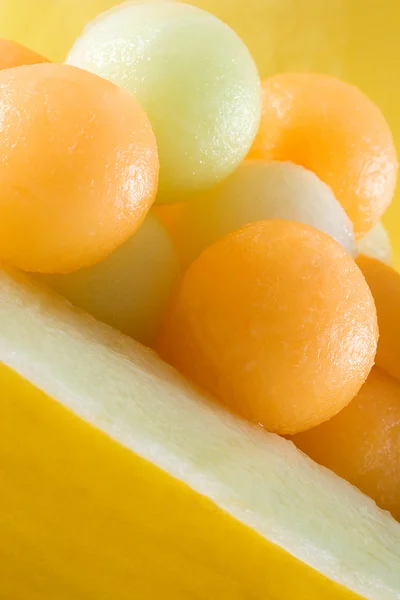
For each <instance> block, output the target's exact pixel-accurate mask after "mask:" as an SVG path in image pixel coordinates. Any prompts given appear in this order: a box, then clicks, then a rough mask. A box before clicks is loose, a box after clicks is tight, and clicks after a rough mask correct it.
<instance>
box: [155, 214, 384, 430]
mask: <svg viewBox="0 0 400 600" xmlns="http://www.w3.org/2000/svg"><path fill="white" fill-rule="evenodd" d="M377 336H378V330H377V323H376V313H375V306H374V302H373V299H372V296H371V293H370V291H369V288H368V286H367V284H366V282H365V279H364V277H363V276H362V273H361V272H360V270H359V268H358V267H357V265H356V264H355V262H354V261H353V259H352V258H351V257H350V256H349V254H348V253H347V252H345V250H343V248H341V246H340V245H339V244H337V243H336V242H335V241H334V240H332V238H330V237H329V236H327V235H326V234H324V233H320V232H319V231H317V230H316V229H313V228H311V227H308V226H305V225H303V224H299V223H291V222H289V221H282V220H272V221H259V222H257V223H253V224H251V225H248V226H247V227H244V228H243V229H240V230H238V231H235V232H233V233H229V234H228V235H227V236H226V237H224V238H223V239H222V240H219V241H218V242H216V243H215V244H213V245H212V246H210V247H209V248H207V249H206V250H205V251H204V252H203V253H202V254H201V255H200V257H199V258H197V259H196V260H195V261H194V262H193V263H192V264H191V266H190V267H189V269H188V270H187V271H186V273H185V275H184V277H183V280H182V282H181V286H180V288H179V290H178V292H177V294H176V296H175V298H174V300H173V302H172V304H171V307H170V310H169V312H168V313H167V315H166V318H165V321H164V324H163V326H162V328H161V332H160V335H159V339H158V341H157V344H156V346H157V349H158V350H159V352H160V353H161V355H162V357H163V358H165V359H166V360H167V361H168V362H170V363H171V364H172V365H174V366H175V367H177V368H178V369H179V370H181V371H182V372H183V373H184V374H186V375H188V376H189V377H191V378H192V379H193V380H194V381H195V382H197V383H198V384H200V385H201V386H203V387H204V388H205V389H207V390H209V391H210V392H211V393H213V394H214V395H215V396H216V397H217V398H218V399H220V400H221V401H222V402H223V403H225V404H226V405H227V406H228V407H230V408H232V409H234V410H235V411H237V412H239V413H241V414H242V415H244V416H245V417H247V418H248V419H250V420H251V421H254V422H257V423H261V424H262V425H263V426H264V427H265V428H266V429H268V430H270V431H274V432H276V433H282V434H283V433H296V432H298V431H303V430H306V429H309V428H311V427H313V426H315V425H317V424H319V423H322V422H323V421H325V420H327V419H329V418H330V417H332V416H333V415H335V414H336V413H337V412H339V410H341V409H342V408H343V407H344V406H346V405H347V404H348V403H349V402H350V400H351V399H352V398H353V397H354V396H355V394H356V393H357V392H358V390H359V389H360V387H361V385H362V384H363V383H364V381H365V379H366V377H367V375H368V373H369V371H370V369H371V367H372V365H373V362H374V356H375V350H376V342H377Z"/></svg>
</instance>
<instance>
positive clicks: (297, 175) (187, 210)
mask: <svg viewBox="0 0 400 600" xmlns="http://www.w3.org/2000/svg"><path fill="white" fill-rule="evenodd" d="M159 211H160V214H161V218H162V219H163V220H165V222H166V223H167V227H168V229H169V230H170V232H171V235H172V237H173V239H174V241H175V243H176V245H177V247H178V249H179V252H180V254H181V258H182V261H183V263H184V264H185V265H188V264H190V263H191V262H192V260H193V259H195V258H196V257H197V256H198V255H199V254H200V253H201V252H202V251H203V250H204V248H206V247H207V246H210V245H211V244H212V243H213V242H215V241H216V240H218V239H219V238H221V237H223V236H224V235H225V234H227V233H229V232H230V231H234V230H235V229H239V228H240V227H243V225H247V224H248V223H251V222H253V221H262V220H266V219H286V220H288V221H298V222H301V223H305V224H306V225H311V226H312V227H315V228H316V229H319V230H320V231H323V232H325V233H327V234H328V235H330V236H331V237H333V238H334V239H335V240H336V241H337V242H339V243H340V244H341V245H342V246H343V248H344V249H345V250H347V252H348V253H349V254H351V255H352V256H355V253H356V247H355V238H354V232H353V226H352V224H351V221H350V219H349V218H348V216H347V215H346V213H345V212H344V210H343V208H342V207H341V205H340V204H339V203H338V201H337V200H336V198H335V196H334V195H333V193H332V191H331V189H330V188H329V187H328V186H327V185H326V184H325V183H323V182H322V181H321V180H320V179H318V177H317V176H316V175H315V174H314V173H312V172H311V171H308V170H306V169H304V168H303V167H300V166H298V165H295V164H293V163H290V162H268V161H264V160H249V161H245V162H243V163H242V164H241V165H240V166H239V168H238V169H237V170H236V171H235V172H234V173H233V174H232V175H231V176H230V177H228V179H226V180H225V181H224V182H222V183H221V184H220V185H219V186H217V187H215V188H213V189H212V190H209V191H207V192H203V193H202V194H199V195H197V196H196V199H193V200H191V201H190V202H185V203H179V204H176V205H166V206H161V207H160V208H159Z"/></svg>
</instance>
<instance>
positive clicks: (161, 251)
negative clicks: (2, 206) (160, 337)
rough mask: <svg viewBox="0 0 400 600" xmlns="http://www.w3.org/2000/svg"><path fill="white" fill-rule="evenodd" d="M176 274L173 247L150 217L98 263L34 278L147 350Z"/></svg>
mask: <svg viewBox="0 0 400 600" xmlns="http://www.w3.org/2000/svg"><path fill="white" fill-rule="evenodd" d="M179 271H180V265H179V260H178V255H177V252H176V250H175V247H174V245H173V243H172V242H171V239H170V237H169V236H168V234H167V232H166V229H165V227H164V226H163V225H162V223H161V222H160V221H159V219H158V218H157V217H156V216H155V215H153V214H152V213H151V212H150V213H149V214H148V215H147V217H146V219H145V220H144V223H143V225H142V226H141V227H140V229H139V230H138V231H137V232H136V233H135V234H134V235H133V236H132V237H131V238H130V239H129V240H128V241H126V242H125V243H124V244H123V245H122V246H120V247H119V248H118V249H117V250H115V251H114V252H113V253H112V254H110V255H109V256H108V257H107V258H106V259H105V260H103V261H102V262H100V263H97V264H96V265H94V266H92V267H89V268H87V269H80V270H79V271H75V272H74V273H69V274H67V275H40V276H37V278H38V279H39V280H40V281H41V282H42V283H45V284H46V285H47V286H48V287H51V288H52V289H54V290H55V291H57V292H58V293H59V294H61V295H62V296H65V297H66V298H68V300H70V302H72V304H74V305H76V306H79V307H80V308H83V309H84V310H86V311H87V312H89V313H90V314H92V315H93V316H94V317H96V318H97V319H99V320H100V321H103V322H104V323H107V324H108V325H111V326H112V327H115V328H116V329H119V330H120V331H122V332H123V333H125V334H127V335H129V336H131V337H133V338H135V339H137V340H139V341H140V342H142V343H144V344H146V345H150V344H151V342H152V341H153V339H154V335H155V333H156V331H157V329H158V328H159V325H160V322H161V318H162V314H163V311H164V308H165V305H166V303H167V301H168V299H169V296H170V293H171V290H172V288H173V286H174V284H175V282H176V280H177V277H178V274H179Z"/></svg>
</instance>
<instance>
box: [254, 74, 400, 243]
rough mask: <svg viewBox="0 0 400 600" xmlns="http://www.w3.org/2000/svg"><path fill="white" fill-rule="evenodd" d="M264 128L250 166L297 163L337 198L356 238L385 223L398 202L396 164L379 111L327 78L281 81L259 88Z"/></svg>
mask: <svg viewBox="0 0 400 600" xmlns="http://www.w3.org/2000/svg"><path fill="white" fill-rule="evenodd" d="M262 93H263V113H262V118H261V125H260V129H259V131H258V134H257V137H256V139H255V142H254V145H253V147H252V149H251V151H250V154H249V157H250V158H266V159H270V160H271V159H275V160H292V161H293V162H295V163H297V164H300V165H303V166H304V167H306V168H307V169H310V170H311V171H314V172H315V173H316V174H317V175H318V177H320V179H322V181H325V183H327V184H328V185H329V186H330V187H331V188H332V190H333V192H334V194H335V196H336V198H337V199H338V200H339V202H340V203H341V205H342V206H343V208H344V209H345V211H346V212H347V214H348V216H349V217H350V219H351V221H352V222H353V225H354V231H355V233H356V236H357V237H362V236H363V235H365V234H366V233H367V232H368V231H369V230H370V229H371V228H372V227H373V226H374V225H375V224H376V223H377V222H378V221H379V219H380V217H381V216H382V214H383V212H384V211H385V209H386V208H387V206H388V205H389V203H390V202H391V200H392V198H393V194H394V189H395V184H396V175H397V157H396V150H395V147H394V144H393V139H392V134H391V131H390V129H389V126H388V124H387V122H386V121H385V119H384V117H383V115H382V114H381V112H380V110H379V109H378V108H377V107H376V106H375V104H374V103H373V102H372V101H371V100H370V99H369V98H367V96H365V95H364V94H363V93H362V92H361V91H360V90H359V89H357V88H356V87H354V86H352V85H350V84H348V83H345V82H344V81H340V80H339V79H336V78H334V77H331V76H329V75H319V74H315V73H294V74H291V73H284V74H281V75H276V76H274V77H271V78H270V79H267V80H265V81H264V82H263V84H262Z"/></svg>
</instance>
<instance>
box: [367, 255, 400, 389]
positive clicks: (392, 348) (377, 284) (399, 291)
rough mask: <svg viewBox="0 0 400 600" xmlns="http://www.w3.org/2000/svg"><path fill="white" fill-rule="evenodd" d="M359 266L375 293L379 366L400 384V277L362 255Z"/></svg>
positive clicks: (377, 359)
mask: <svg viewBox="0 0 400 600" xmlns="http://www.w3.org/2000/svg"><path fill="white" fill-rule="evenodd" d="M357 264H358V266H359V267H360V269H361V271H362V272H363V275H364V277H365V279H366V281H367V283H368V285H369V288H370V290H371V292H372V296H373V298H374V300H375V306H376V311H377V314H378V325H379V343H378V350H377V353H376V364H377V365H378V366H379V367H380V368H381V369H384V370H385V371H387V373H389V374H390V375H392V376H393V377H395V378H396V379H398V380H399V381H400V274H399V273H397V271H395V270H394V269H392V267H389V266H388V265H385V264H384V263H382V262H380V261H379V260H377V259H375V258H371V257H369V256H363V255H360V256H359V257H358V258H357Z"/></svg>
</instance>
